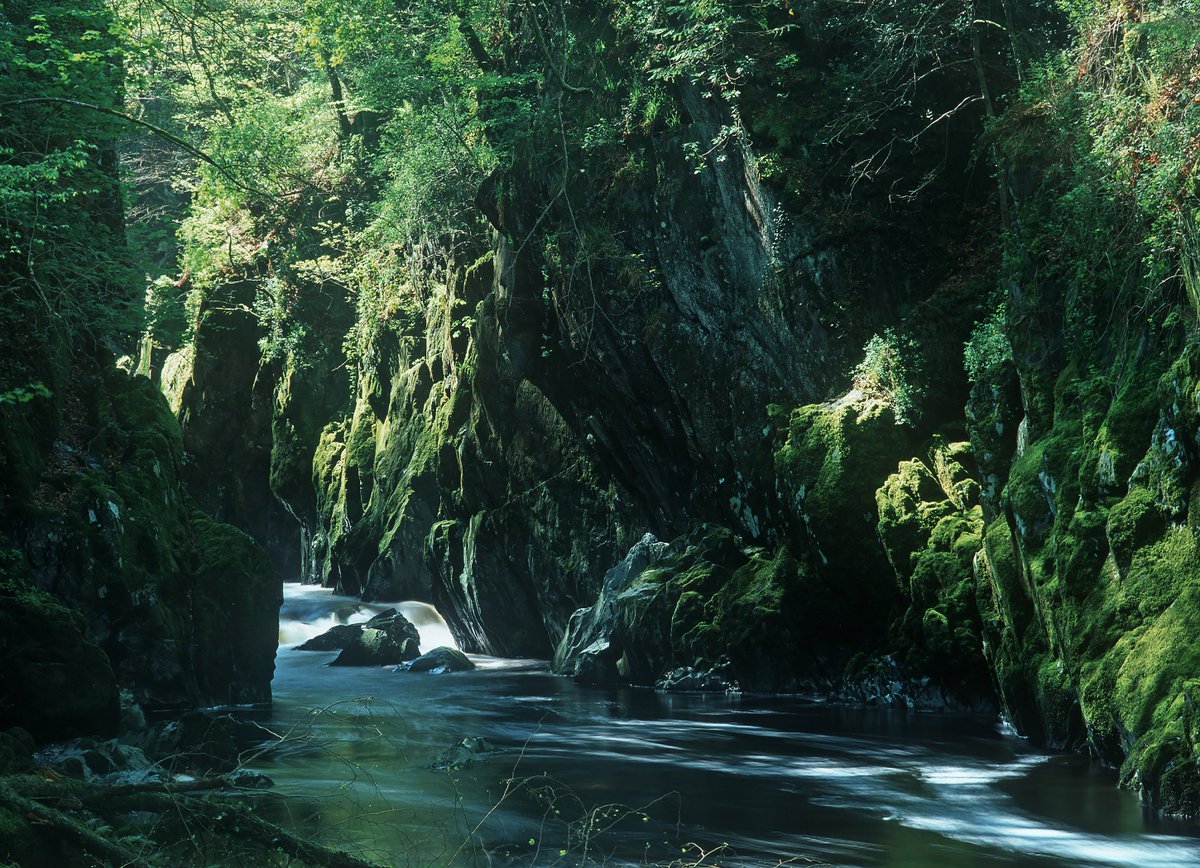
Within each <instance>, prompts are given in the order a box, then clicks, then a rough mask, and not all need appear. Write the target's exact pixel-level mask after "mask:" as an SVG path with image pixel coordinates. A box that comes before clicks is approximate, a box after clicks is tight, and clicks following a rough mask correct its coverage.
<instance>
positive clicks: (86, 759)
mask: <svg viewBox="0 0 1200 868" xmlns="http://www.w3.org/2000/svg"><path fill="white" fill-rule="evenodd" d="M33 760H34V761H35V763H36V764H37V765H39V766H41V767H43V768H47V769H50V770H51V771H54V772H56V773H58V774H60V775H63V776H64V777H68V778H75V779H77V780H82V781H88V782H92V783H106V784H136V783H145V782H147V781H160V780H162V779H163V778H164V774H163V770H162V768H161V767H160V766H159V765H158V763H156V762H154V761H153V760H151V759H150V758H149V757H148V756H146V754H145V752H144V751H143V750H142V749H141V748H139V747H136V746H134V745H131V744H125V743H123V742H120V741H118V740H116V739H108V740H106V741H97V740H95V739H90V738H78V739H75V740H73V741H69V742H66V743H64V744H56V745H50V746H48V747H45V748H43V749H42V750H40V751H38V752H37V754H35V755H34V757H33Z"/></svg>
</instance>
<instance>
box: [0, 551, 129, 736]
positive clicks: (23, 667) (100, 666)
mask: <svg viewBox="0 0 1200 868" xmlns="http://www.w3.org/2000/svg"><path fill="white" fill-rule="evenodd" d="M0 558H8V559H10V561H11V560H12V559H14V553H11V552H8V553H4V552H0ZM23 572H24V571H21V570H18V569H14V567H13V566H12V565H11V563H10V565H9V566H8V568H7V569H5V570H4V575H3V577H2V578H0V659H3V660H5V661H7V664H6V665H5V666H4V667H3V669H2V670H0V729H7V728H8V727H12V726H19V727H22V728H23V729H25V730H28V731H30V732H36V733H37V734H38V736H39V738H42V739H44V740H49V739H56V738H63V737H68V736H71V735H74V734H76V733H80V732H95V733H97V734H100V735H109V734H112V733H115V732H116V731H117V727H118V725H119V722H120V704H119V702H118V697H117V679H116V676H115V675H114V674H113V670H112V666H111V665H110V664H109V661H108V657H107V655H105V653H104V652H103V651H101V650H100V648H99V647H98V646H97V645H96V644H95V643H94V642H92V641H90V640H89V639H88V638H87V637H86V636H85V635H84V623H83V618H82V617H81V616H80V615H78V614H77V613H75V612H72V611H71V610H69V609H67V608H66V607H64V606H63V605H62V604H61V603H59V602H58V601H57V600H55V599H54V598H53V597H51V596H50V595H49V594H46V593H45V592H43V591H39V590H38V589H37V588H36V586H34V585H33V584H32V582H31V581H30V580H29V577H28V576H27V575H22V573H23Z"/></svg>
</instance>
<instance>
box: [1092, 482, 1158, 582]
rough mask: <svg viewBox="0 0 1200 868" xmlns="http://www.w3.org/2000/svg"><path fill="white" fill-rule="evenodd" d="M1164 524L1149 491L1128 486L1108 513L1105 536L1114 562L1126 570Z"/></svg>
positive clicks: (1139, 487)
mask: <svg viewBox="0 0 1200 868" xmlns="http://www.w3.org/2000/svg"><path fill="white" fill-rule="evenodd" d="M1164 524H1165V523H1164V520H1163V516H1162V514H1161V512H1160V511H1159V509H1158V506H1157V505H1156V504H1155V502H1154V496H1153V494H1152V493H1151V492H1150V490H1149V489H1147V488H1143V487H1141V486H1134V487H1133V488H1131V489H1130V490H1129V493H1128V494H1127V495H1125V497H1124V498H1123V499H1122V500H1121V502H1120V503H1118V504H1117V505H1116V506H1114V507H1113V508H1112V509H1110V510H1109V512H1108V527H1107V529H1106V535H1107V537H1108V544H1109V547H1110V548H1111V549H1112V553H1113V557H1115V558H1116V561H1117V565H1118V566H1119V567H1121V568H1122V570H1127V569H1128V568H1129V566H1130V564H1131V563H1132V561H1133V556H1134V553H1135V552H1136V551H1137V550H1138V548H1140V547H1141V546H1143V545H1145V544H1146V543H1147V542H1149V541H1150V540H1151V539H1153V538H1155V537H1156V536H1158V535H1159V534H1160V533H1161V532H1162V530H1163V527H1164Z"/></svg>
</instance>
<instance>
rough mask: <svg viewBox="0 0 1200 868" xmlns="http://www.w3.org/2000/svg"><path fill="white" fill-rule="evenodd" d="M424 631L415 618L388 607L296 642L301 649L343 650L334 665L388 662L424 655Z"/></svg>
mask: <svg viewBox="0 0 1200 868" xmlns="http://www.w3.org/2000/svg"><path fill="white" fill-rule="evenodd" d="M420 641H421V637H420V634H419V633H418V632H417V628H416V627H414V626H413V624H412V622H411V621H409V620H408V619H407V618H405V617H404V616H403V615H401V614H400V613H399V612H398V611H397V610H395V609H385V610H384V611H382V612H380V613H379V614H378V615H375V616H374V617H372V618H371V619H370V620H368V621H364V622H363V623H361V624H338V625H337V626H336V627H333V628H332V629H329V630H327V631H325V632H324V633H322V634H321V635H320V636H316V637H314V638H312V639H309V640H308V641H307V642H305V643H304V644H303V645H298V646H296V650H297V651H336V650H339V649H341V651H342V653H341V654H339V655H338V656H337V659H335V660H334V661H333V663H332V664H330V665H333V666H386V665H389V664H395V663H401V662H403V661H405V660H412V659H414V658H416V657H417V656H419V655H420V653H421V649H420Z"/></svg>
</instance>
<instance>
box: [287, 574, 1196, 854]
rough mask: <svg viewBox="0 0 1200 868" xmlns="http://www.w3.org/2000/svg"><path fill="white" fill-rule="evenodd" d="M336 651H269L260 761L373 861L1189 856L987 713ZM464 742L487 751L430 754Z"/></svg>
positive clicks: (1077, 766) (1087, 777) (351, 614)
mask: <svg viewBox="0 0 1200 868" xmlns="http://www.w3.org/2000/svg"><path fill="white" fill-rule="evenodd" d="M377 610H378V609H376V608H374V607H362V606H361V604H357V603H356V602H355V601H352V600H342V599H337V598H334V597H332V596H330V595H329V594H328V592H321V591H318V590H315V589H300V588H298V587H289V588H288V592H287V602H286V603H285V608H284V614H285V616H286V618H287V620H288V621H297V622H303V623H304V624H308V625H309V626H312V627H314V629H315V625H317V624H325V623H328V619H329V618H353V619H356V620H359V619H364V618H366V617H369V616H370V615H371V614H372V613H373V612H374V611H377ZM426 616H427V613H426ZM409 617H410V619H411V618H412V616H409ZM414 622H415V619H414ZM431 626H436V625H434V624H432V623H431ZM418 628H419V629H421V624H420V623H418ZM305 629H308V628H307V627H302V626H301V625H299V624H291V623H286V624H284V625H281V636H283V635H284V634H286V635H288V636H289V637H290V636H296V635H300V634H301V633H302V632H303V630H305ZM422 640H423V641H422V647H428V646H427V644H426V642H425V633H424V630H422ZM437 644H443V642H442V641H441V640H440V639H439V640H437ZM332 656H333V655H331V654H330V655H326V654H320V653H316V654H314V653H308V652H296V651H293V650H290V646H289V645H286V644H285V645H284V646H283V647H281V650H280V655H279V660H278V665H277V674H276V681H275V684H274V692H275V711H274V717H275V721H274V724H273V726H274V728H275V729H276V731H277V732H280V733H287V740H286V741H285V746H284V747H283V748H282V749H280V750H278V751H276V752H275V753H274V754H273V755H271V756H270V757H267V758H264V762H265V763H267V768H266V771H268V773H269V774H271V776H272V777H274V778H275V780H276V782H277V784H278V788H279V790H281V791H283V792H287V793H295V794H298V795H300V794H303V795H307V796H317V797H318V798H319V801H317V802H315V803H314V805H313V808H312V810H311V811H309V812H308V813H304V812H301V811H297V813H296V814H295V815H294V816H293V822H300V823H301V824H302V825H303V824H307V828H308V829H309V830H310V831H311V832H313V833H320V834H324V835H334V836H335V837H336V836H341V837H342V839H343V840H345V841H349V842H353V843H355V844H357V845H359V846H360V847H362V848H363V851H362V852H363V854H364V855H366V856H370V857H373V858H376V859H380V860H381V861H385V862H387V863H389V864H422V865H444V864H451V863H461V864H475V863H478V864H484V863H485V862H489V861H490V862H493V863H499V864H513V865H528V864H580V863H581V862H587V863H599V862H607V863H608V864H643V863H644V862H646V861H654V860H662V861H666V860H670V859H673V858H679V857H681V855H682V852H683V850H684V849H686V848H688V847H689V846H691V845H695V846H697V847H700V848H703V849H705V850H714V849H715V850H718V851H719V854H718V855H716V856H714V857H713V859H711V860H709V862H706V864H721V865H761V864H774V862H775V860H777V859H790V858H794V857H800V858H803V859H815V860H823V861H825V862H826V863H831V864H837V865H889V866H892V865H894V866H901V865H913V866H918V865H920V866H927V865H933V864H936V865H939V866H957V865H963V866H966V865H972V866H974V865H1131V866H1133V865H1136V866H1142V865H1200V849H1198V845H1200V841H1198V840H1197V839H1196V838H1195V837H1192V836H1191V835H1192V828H1191V827H1185V826H1182V825H1179V824H1171V823H1161V822H1160V823H1154V822H1152V821H1149V820H1147V819H1146V818H1145V817H1143V815H1142V811H1141V809H1140V808H1139V806H1138V804H1137V801H1136V799H1135V798H1133V797H1132V796H1131V795H1130V794H1128V793H1123V792H1119V791H1117V790H1116V788H1115V781H1114V779H1113V776H1112V774H1111V773H1108V772H1103V771H1101V770H1098V769H1096V768H1094V767H1093V766H1091V765H1090V764H1089V763H1088V762H1087V761H1086V759H1084V758H1081V757H1075V756H1054V755H1047V754H1043V753H1040V752H1038V751H1035V750H1032V749H1030V748H1029V747H1028V746H1027V745H1026V744H1025V743H1024V742H1022V741H1021V740H1019V739H1016V738H1013V737H1012V736H1010V735H1006V734H1004V733H1002V732H1001V731H1000V729H999V727H998V726H997V724H996V722H995V721H992V720H988V719H984V718H978V717H965V716H952V715H908V714H903V713H892V712H888V711H879V710H867V709H851V708H843V707H837V706H824V705H819V704H812V703H805V702H802V701H799V700H797V699H795V698H789V697H774V696H742V697H737V696H733V697H726V696H707V695H697V696H680V695H676V696H666V695H662V694H657V693H655V692H653V691H646V690H617V691H592V690H581V689H578V688H576V687H575V686H574V685H573V684H571V683H570V682H569V681H566V680H564V679H560V678H557V677H554V676H552V675H551V674H549V672H548V671H547V669H546V666H545V664H544V663H540V662H538V661H499V660H495V659H492V658H485V657H476V658H473V659H475V660H476V662H477V663H479V664H481V666H480V669H478V670H476V671H474V672H466V673H453V674H447V675H440V676H433V675H427V674H421V673H397V672H393V671H391V670H390V669H386V668H380V669H374V668H369V669H353V670H349V669H345V668H340V669H337V670H333V669H330V668H328V667H326V666H325V664H326V663H327V662H328V660H329V659H330V658H331V657H332ZM464 736H477V737H482V738H485V739H487V740H488V741H489V742H491V743H492V744H493V745H495V746H496V747H497V748H499V750H498V751H496V752H494V753H488V754H486V755H485V756H484V758H482V759H481V760H480V761H478V762H476V763H474V764H472V765H469V766H467V767H465V768H462V769H459V770H457V771H454V772H452V773H450V774H447V773H443V772H435V771H432V770H430V769H429V768H428V766H429V765H430V763H431V762H432V761H433V759H434V757H435V756H436V755H437V754H438V753H439V752H441V751H443V750H445V749H446V748H448V747H450V746H451V745H453V744H454V743H456V742H457V741H458V740H459V739H461V738H463V737H464ZM300 803H302V802H300ZM604 805H612V806H622V807H619V808H618V807H613V808H612V809H611V811H609V812H608V813H604V812H601V811H597V810H596V809H597V807H598V806H604ZM597 817H600V819H599V820H597ZM722 845H725V848H724V849H722ZM482 850H486V851H487V857H486V859H485V858H484V857H483V856H481V855H480V853H481V851H482ZM560 851H565V855H563V856H560ZM698 852H699V851H698V850H690V851H689V853H688V854H687V855H688V858H691V859H693V860H694V859H696V858H697V854H698Z"/></svg>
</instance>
